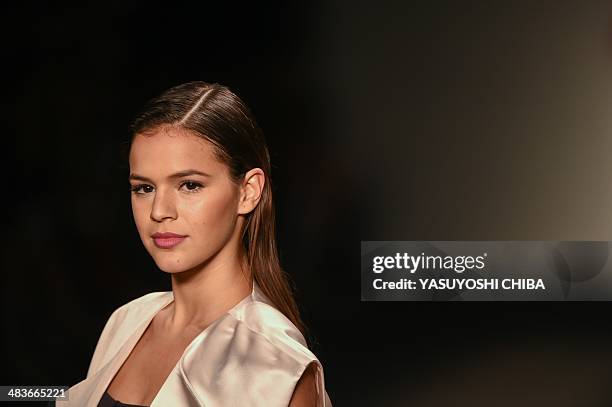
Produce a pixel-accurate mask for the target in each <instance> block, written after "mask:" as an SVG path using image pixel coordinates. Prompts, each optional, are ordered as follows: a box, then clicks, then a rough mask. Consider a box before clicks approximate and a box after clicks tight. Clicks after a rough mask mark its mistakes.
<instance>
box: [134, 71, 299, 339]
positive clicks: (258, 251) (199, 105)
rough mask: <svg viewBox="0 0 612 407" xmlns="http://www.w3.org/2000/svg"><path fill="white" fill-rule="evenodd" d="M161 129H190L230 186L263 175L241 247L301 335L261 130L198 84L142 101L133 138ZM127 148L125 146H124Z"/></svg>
mask: <svg viewBox="0 0 612 407" xmlns="http://www.w3.org/2000/svg"><path fill="white" fill-rule="evenodd" d="M161 125H173V126H178V127H181V128H183V129H186V130H189V131H191V132H193V133H195V134H196V135H198V136H200V137H202V138H204V139H205V140H207V141H209V142H210V143H212V144H213V146H214V147H215V154H216V156H217V158H218V159H219V161H220V162H222V163H225V164H226V165H227V166H228V168H229V172H230V176H231V178H232V180H233V181H234V182H235V183H238V182H239V181H241V180H242V178H243V177H244V175H245V173H246V172H247V171H249V170H250V169H252V168H261V169H262V170H263V172H264V173H265V176H266V181H265V183H264V188H263V191H262V194H261V198H260V201H259V203H258V204H257V206H256V208H255V209H254V210H253V211H251V212H250V213H249V214H248V215H247V219H246V224H245V225H246V226H245V228H244V233H243V236H242V245H243V248H244V249H245V252H246V255H247V264H248V266H249V269H250V270H251V272H252V276H253V279H254V280H255V282H257V284H258V285H259V287H260V288H261V290H262V291H263V293H264V294H265V295H266V296H267V297H268V298H270V300H271V301H272V302H273V303H274V305H275V306H276V308H277V309H278V310H279V311H281V312H282V313H283V314H284V315H285V316H286V317H287V318H289V319H290V320H291V322H293V324H294V325H295V326H296V327H297V328H298V329H299V330H300V331H301V332H302V334H303V335H304V336H305V334H306V333H305V329H306V328H305V326H304V324H303V322H302V320H301V319H300V314H299V310H298V306H297V304H296V302H295V299H294V297H293V290H292V289H291V287H290V285H289V279H288V275H287V274H286V273H285V272H284V271H283V270H282V268H281V266H280V261H279V258H278V251H277V247H276V232H275V216H274V203H273V200H272V183H271V176H270V175H271V164H270V154H269V152H268V147H267V144H266V140H265V138H264V135H263V132H262V131H261V129H260V128H259V126H258V125H257V123H256V122H255V118H254V117H253V114H252V113H251V111H250V109H249V108H248V107H247V105H246V104H245V103H244V102H243V101H242V100H241V99H240V98H239V97H238V96H237V95H236V94H234V93H233V92H232V91H230V90H229V88H227V87H226V86H223V85H220V84H218V83H206V82H201V81H196V82H188V83H184V84H181V85H178V86H174V87H172V88H170V89H168V90H167V91H165V92H164V93H162V94H161V95H159V96H158V97H156V98H154V99H152V100H150V101H149V102H147V103H146V104H145V106H144V108H143V109H142V111H141V112H140V113H139V114H138V115H137V116H136V118H135V119H134V120H133V122H132V124H131V126H130V130H131V134H132V139H133V137H134V136H135V135H136V134H138V133H146V132H148V131H150V130H153V129H155V128H156V127H158V126H161ZM128 150H129V147H128Z"/></svg>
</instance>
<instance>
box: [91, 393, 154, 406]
mask: <svg viewBox="0 0 612 407" xmlns="http://www.w3.org/2000/svg"><path fill="white" fill-rule="evenodd" d="M98 407H149V406H143V405H140V404H125V403H122V402H120V401H117V400H115V399H114V398H112V397H111V396H110V394H108V391H105V392H104V394H103V395H102V398H101V399H100V402H99V403H98Z"/></svg>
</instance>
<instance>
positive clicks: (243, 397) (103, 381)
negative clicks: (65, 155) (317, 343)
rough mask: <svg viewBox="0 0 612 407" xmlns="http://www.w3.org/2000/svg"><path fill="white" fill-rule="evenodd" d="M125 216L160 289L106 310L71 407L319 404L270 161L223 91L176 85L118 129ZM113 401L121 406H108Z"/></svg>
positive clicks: (319, 373) (321, 390)
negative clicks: (281, 243) (278, 232)
mask: <svg viewBox="0 0 612 407" xmlns="http://www.w3.org/2000/svg"><path fill="white" fill-rule="evenodd" d="M132 134H133V136H132V140H131V144H130V150H129V164H130V175H129V181H130V189H131V202H132V211H133V215H134V220H135V223H136V227H137V229H138V233H139V235H140V238H141V239H142V242H143V244H144V246H145V248H146V250H147V251H148V252H149V254H150V255H151V256H152V257H153V259H154V260H155V263H156V264H157V266H158V267H159V268H160V269H161V270H163V271H164V272H166V273H168V274H169V275H170V278H171V283H172V291H171V292H170V291H168V292H155V293H150V294H147V295H144V296H143V297H140V298H138V299H135V300H133V301H131V302H129V303H127V304H125V305H123V306H122V307H120V308H118V309H117V310H115V312H114V313H113V314H112V315H111V317H110V318H109V320H108V322H107V323H106V326H105V327H104V330H103V331H102V334H101V336H100V339H99V341H98V344H97V346H96V349H95V351H94V355H93V357H92V360H91V363H90V366H89V370H88V373H87V378H86V379H85V380H83V381H82V382H80V383H78V384H76V385H75V386H73V387H72V388H70V390H69V393H68V394H69V401H66V402H60V401H58V402H57V405H75V406H112V405H115V406H120V405H136V406H207V407H211V406H260V405H261V406H287V405H289V406H293V407H297V406H325V407H328V406H331V402H330V400H329V397H328V396H327V393H326V391H325V385H324V376H323V368H322V366H321V364H320V362H319V361H318V359H317V358H316V356H315V355H314V354H313V353H312V352H311V351H310V350H309V349H308V347H307V345H306V341H305V340H304V336H303V333H304V327H303V325H302V322H301V321H300V317H299V313H298V307H297V306H296V303H295V301H294V299H293V296H292V293H291V290H290V287H289V285H288V283H287V280H286V277H285V275H284V272H283V271H282V270H281V268H280V265H279V259H278V255H277V250H276V242H275V237H274V234H275V232H274V207H273V202H272V188H271V184H270V172H271V171H270V157H269V154H268V150H267V147H266V143H265V140H264V137H263V134H262V132H261V130H260V129H259V127H258V126H257V124H256V122H255V120H254V118H253V116H252V115H251V113H250V111H249V109H248V108H247V107H246V106H245V104H244V103H243V102H242V101H241V100H240V99H239V98H238V97H237V96H236V95H235V94H233V93H232V92H231V91H230V90H229V89H228V88H227V87H224V86H221V85H219V84H208V83H205V82H190V83H186V84H183V85H179V86H176V87H174V88H171V89H169V90H168V91H166V92H165V93H163V94H162V95H161V96H159V97H157V98H155V99H153V100H152V101H150V102H149V103H148V104H147V105H146V106H145V108H144V110H143V112H142V113H141V114H140V115H139V116H138V117H137V118H136V119H135V121H134V123H133V124H132ZM122 403H125V404H122Z"/></svg>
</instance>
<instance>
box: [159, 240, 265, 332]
mask: <svg viewBox="0 0 612 407" xmlns="http://www.w3.org/2000/svg"><path fill="white" fill-rule="evenodd" d="M228 246H230V245H227V246H225V247H224V248H223V249H222V250H221V251H220V252H219V253H217V254H216V255H215V256H214V257H213V258H211V259H210V260H209V261H207V262H206V263H204V264H202V265H200V266H198V267H196V268H194V269H191V270H187V271H184V272H181V273H175V274H172V293H173V295H174V301H173V303H172V305H171V308H170V309H169V312H168V319H167V323H166V324H165V325H166V329H168V330H170V331H175V332H180V331H182V330H184V329H186V328H194V329H196V330H198V331H200V330H202V329H205V328H206V327H207V326H208V325H210V324H211V323H212V322H214V321H215V320H216V319H218V318H219V317H220V316H221V315H223V314H224V313H225V312H227V311H228V310H229V309H230V308H232V307H233V306H234V305H236V304H237V303H239V302H240V301H241V300H243V299H244V298H245V297H247V296H248V295H249V294H250V293H251V290H252V284H253V283H252V278H251V273H250V271H249V270H248V268H247V266H246V261H245V257H244V255H242V254H240V255H236V253H241V252H240V251H238V250H236V249H235V248H231V247H228ZM231 254H234V255H231Z"/></svg>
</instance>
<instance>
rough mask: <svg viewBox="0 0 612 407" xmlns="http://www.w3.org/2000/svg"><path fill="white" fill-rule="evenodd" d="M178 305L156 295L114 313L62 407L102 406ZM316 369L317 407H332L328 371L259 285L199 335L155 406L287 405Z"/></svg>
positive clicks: (168, 297)
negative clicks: (154, 327) (168, 310)
mask: <svg viewBox="0 0 612 407" xmlns="http://www.w3.org/2000/svg"><path fill="white" fill-rule="evenodd" d="M173 300H174V296H173V294H172V291H164V292H153V293H149V294H146V295H144V296H142V297H140V298H137V299H135V300H133V301H131V302H129V303H127V304H125V305H123V306H121V307H119V308H118V309H117V310H115V311H114V312H113V314H112V315H111V316H110V318H109V320H108V322H107V323H106V326H105V327H104V329H103V331H102V334H101V335H100V339H99V340H98V344H97V345H96V349H95V351H94V354H93V357H92V359H91V363H90V365H89V369H88V371H87V378H86V379H85V380H83V381H81V382H79V383H77V384H75V385H74V386H72V387H70V389H69V390H68V401H57V406H58V407H59V406H62V407H63V406H79V407H96V406H97V404H98V402H99V401H100V398H101V397H102V395H103V394H104V392H105V391H106V389H107V387H108V385H109V384H110V382H111V380H112V379H113V377H114V376H115V374H116V373H117V372H118V371H119V368H120V367H121V365H122V364H123V362H125V360H126V359H127V357H128V355H129V354H130V352H131V351H132V349H134V347H135V346H136V343H137V342H138V340H139V339H140V337H141V336H142V334H143V333H144V331H145V330H146V328H147V326H148V325H149V323H150V322H151V321H152V320H153V318H154V317H155V315H156V314H157V313H158V312H159V311H160V310H161V309H162V308H164V307H165V306H166V305H168V304H170V303H171V302H172V301H173ZM311 362H314V363H315V365H316V367H317V369H316V390H317V407H331V405H332V404H331V401H330V399H329V396H328V395H327V392H326V391H325V380H324V375H323V366H322V365H321V363H320V362H319V360H318V359H317V357H316V356H315V355H314V354H313V353H312V352H311V351H310V350H309V349H308V348H307V346H306V341H305V340H304V337H303V336H302V334H301V332H300V331H299V330H298V329H297V328H296V326H295V325H294V324H293V323H292V322H291V321H290V320H289V319H288V318H287V317H285V316H284V315H283V314H282V313H281V312H280V311H278V310H277V309H276V308H275V307H274V306H273V305H272V302H271V301H270V300H269V298H268V297H266V296H265V295H264V294H263V292H262V291H261V289H260V288H259V286H258V285H257V284H256V283H253V289H252V292H251V294H250V295H249V296H247V297H245V298H244V299H243V300H242V301H240V302H239V303H238V304H236V305H235V306H234V307H232V308H231V309H230V310H228V311H227V312H226V313H225V314H224V315H222V316H221V317H219V318H218V319H217V320H216V321H215V322H213V323H212V324H210V325H209V326H208V327H207V328H206V329H204V330H203V331H202V332H200V333H199V334H198V335H197V336H196V337H195V339H193V341H192V342H191V343H190V344H189V345H188V346H187V347H186V348H185V351H184V352H183V355H182V356H181V358H180V359H179V361H178V362H177V364H176V366H175V367H174V369H173V370H172V371H171V372H170V374H169V375H168V377H167V379H166V381H165V382H164V383H163V385H162V386H161V388H160V390H159V392H158V393H157V395H156V396H155V398H154V399H153V401H152V403H151V407H163V406H172V407H188V406H189V407H192V406H194V407H195V406H206V407H217V406H224V407H225V406H240V407H246V406H266V407H275V406H278V407H286V406H287V405H288V404H289V401H290V399H291V396H292V395H293V391H294V389H295V385H296V384H297V381H298V380H299V379H300V377H301V376H302V373H303V372H304V370H305V369H306V367H307V366H308V365H309V364H310V363H311Z"/></svg>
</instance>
